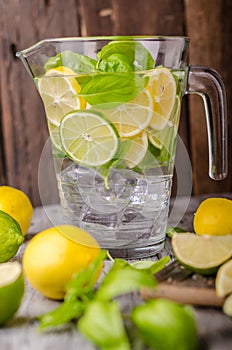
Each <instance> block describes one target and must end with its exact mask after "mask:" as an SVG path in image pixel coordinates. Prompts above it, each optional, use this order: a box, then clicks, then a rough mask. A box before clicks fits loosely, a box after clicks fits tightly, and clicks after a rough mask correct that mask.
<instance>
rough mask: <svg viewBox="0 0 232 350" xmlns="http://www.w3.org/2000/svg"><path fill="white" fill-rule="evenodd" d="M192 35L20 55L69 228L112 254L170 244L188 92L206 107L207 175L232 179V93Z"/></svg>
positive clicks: (55, 47)
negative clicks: (231, 136)
mask: <svg viewBox="0 0 232 350" xmlns="http://www.w3.org/2000/svg"><path fill="white" fill-rule="evenodd" d="M188 43H189V39H188V38H186V37H153V36H149V37H88V38H85V37H81V38H80V37H78V38H60V39H48V40H43V41H41V42H39V43H37V44H35V45H33V46H32V47H30V48H29V49H26V50H23V51H21V52H18V53H17V56H18V57H19V58H21V60H22V61H23V63H24V65H25V67H26V69H27V71H28V72H29V73H30V75H31V76H32V78H33V80H34V82H35V85H36V87H37V89H38V91H39V94H40V96H41V98H42V100H43V103H44V108H45V112H46V116H47V124H48V129H49V133H50V138H51V141H52V150H53V158H54V164H55V171H56V176H57V182H58V188H59V195H60V202H61V207H62V210H63V216H64V221H65V222H66V223H69V224H73V225H77V226H79V227H81V228H82V229H84V230H86V231H88V232H89V233H91V234H92V235H93V236H94V237H95V238H96V239H97V240H98V242H99V243H100V245H101V246H102V247H103V248H106V249H109V250H110V251H111V253H112V254H113V255H114V256H121V257H128V258H136V257H145V256H151V255H154V254H156V253H157V252H158V251H159V250H160V249H162V247H163V245H164V239H165V232H166V226H167V219H168V212H169V200H170V193H171V186H172V177H173V168H174V160H175V150H176V140H177V133H178V124H179V118H180V111H181V103H182V98H183V96H184V95H185V94H189V93H195V94H199V95H200V96H201V97H202V98H203V100H204V106H205V113H206V121H207V128H208V139H209V175H210V177H212V178H213V179H223V178H224V177H225V176H226V173H227V169H226V168H227V163H226V159H227V146H226V142H227V124H226V94H225V88H224V85H223V82H222V80H221V78H220V76H219V75H218V73H217V72H215V71H214V70H212V69H210V68H207V67H202V66H190V65H188V63H187V61H186V57H187V49H188Z"/></svg>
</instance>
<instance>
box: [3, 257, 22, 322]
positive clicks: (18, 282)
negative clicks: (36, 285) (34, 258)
mask: <svg viewBox="0 0 232 350" xmlns="http://www.w3.org/2000/svg"><path fill="white" fill-rule="evenodd" d="M23 293H24V278H23V274H22V268H21V265H20V264H19V263H18V262H17V261H14V262H7V263H4V264H0V326H2V325H4V324H5V323H6V322H7V321H8V320H10V319H11V318H12V317H13V316H14V314H15V313H16V311H17V310H18V308H19V306H20V304H21V301H22V297H23Z"/></svg>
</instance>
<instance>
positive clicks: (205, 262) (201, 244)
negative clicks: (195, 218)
mask: <svg viewBox="0 0 232 350" xmlns="http://www.w3.org/2000/svg"><path fill="white" fill-rule="evenodd" d="M172 247H173V250H174V254H175V256H176V258H177V260H178V261H179V262H180V263H181V264H182V265H184V266H186V267H188V268H189V269H191V270H193V271H195V272H198V273H201V274H205V275H210V274H214V273H215V272H216V271H217V270H218V268H219V266H221V265H222V264H223V263H224V262H226V261H227V260H228V259H230V257H231V256H232V235H227V236H208V235H202V236H198V235H196V234H194V233H177V234H176V233H175V234H174V235H173V237H172Z"/></svg>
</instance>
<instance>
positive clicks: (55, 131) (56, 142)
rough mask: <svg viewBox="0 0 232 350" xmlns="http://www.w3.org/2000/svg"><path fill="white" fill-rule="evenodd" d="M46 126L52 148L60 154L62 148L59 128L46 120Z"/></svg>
mask: <svg viewBox="0 0 232 350" xmlns="http://www.w3.org/2000/svg"><path fill="white" fill-rule="evenodd" d="M47 124H48V130H49V135H50V139H51V142H52V144H53V146H54V147H55V149H56V150H58V151H59V152H61V153H62V152H63V148H62V145H61V140H60V128H59V126H57V125H55V124H52V123H51V122H50V121H49V120H48V123H47Z"/></svg>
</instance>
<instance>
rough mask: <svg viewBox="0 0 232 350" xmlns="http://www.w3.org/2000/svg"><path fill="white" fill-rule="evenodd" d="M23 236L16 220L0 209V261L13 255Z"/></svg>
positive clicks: (6, 259) (4, 260)
mask: <svg viewBox="0 0 232 350" xmlns="http://www.w3.org/2000/svg"><path fill="white" fill-rule="evenodd" d="M23 241H24V237H23V234H22V231H21V228H20V226H19V224H18V222H17V221H16V220H15V219H13V217H12V216H10V215H9V214H7V213H5V212H4V211H2V210H0V263H2V262H6V261H8V260H10V259H11V258H12V257H14V256H15V254H16V253H17V251H18V249H19V247H20V245H21V244H22V243H23Z"/></svg>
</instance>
